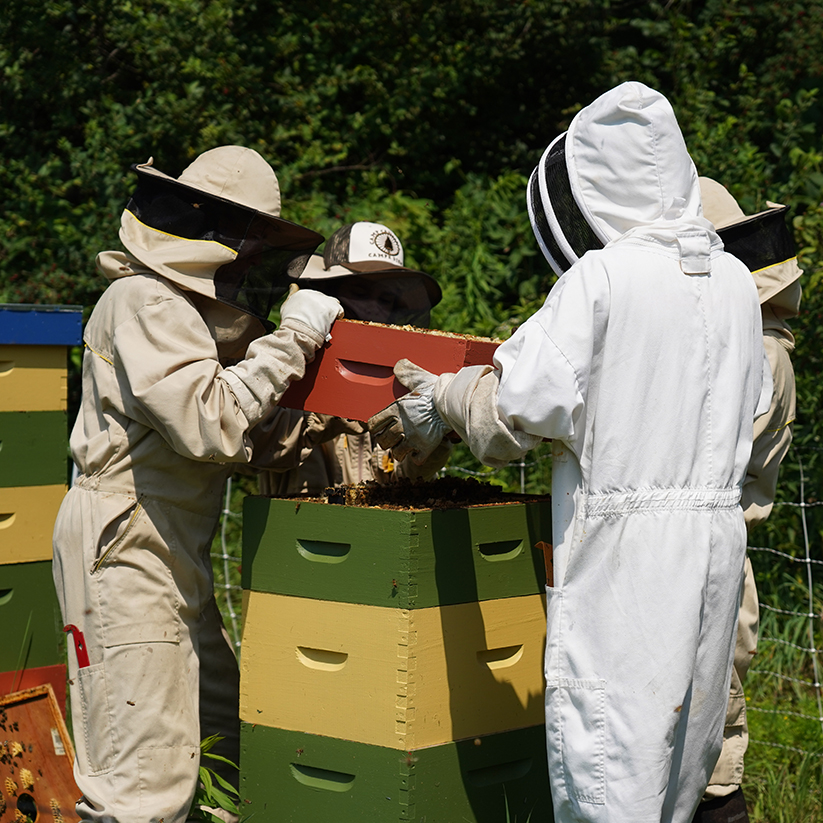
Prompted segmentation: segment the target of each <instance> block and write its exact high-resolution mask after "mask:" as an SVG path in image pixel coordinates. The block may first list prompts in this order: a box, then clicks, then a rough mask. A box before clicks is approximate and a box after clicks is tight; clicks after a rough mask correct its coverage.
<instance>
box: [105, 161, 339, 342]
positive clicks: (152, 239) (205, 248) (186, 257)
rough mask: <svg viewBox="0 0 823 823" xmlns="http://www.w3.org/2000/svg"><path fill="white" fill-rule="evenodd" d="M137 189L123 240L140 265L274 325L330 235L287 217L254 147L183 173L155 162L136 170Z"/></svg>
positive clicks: (275, 185)
mask: <svg viewBox="0 0 823 823" xmlns="http://www.w3.org/2000/svg"><path fill="white" fill-rule="evenodd" d="M132 168H133V170H134V171H135V172H136V174H137V189H136V190H135V192H134V194H133V195H132V197H131V200H130V201H129V203H128V205H127V206H126V209H125V211H124V212H123V215H122V218H121V227H120V239H121V241H122V242H123V245H124V246H125V247H126V249H127V250H128V251H129V253H130V254H131V255H133V256H134V257H135V258H136V259H137V260H138V261H139V262H141V263H143V264H144V265H146V266H148V267H149V268H150V269H152V270H154V271H156V272H157V273H158V274H161V275H163V276H164V277H167V278H168V279H169V280H171V281H172V282H174V283H176V284H177V285H179V286H181V287H182V288H184V289H187V290H189V291H193V292H195V293H196V294H199V295H202V296H204V297H209V298H213V299H215V300H218V301H220V302H221V303H224V304H226V305H228V306H231V307H233V308H234V309H237V310H239V311H241V312H245V313H246V314H248V315H251V316H252V317H255V318H257V319H258V320H260V321H261V322H262V323H263V324H264V325H266V326H267V327H269V328H271V324H269V323H268V322H267V318H268V315H269V312H270V311H271V309H272V307H273V306H274V304H275V302H276V301H277V300H278V299H279V298H280V297H282V296H283V295H284V294H285V293H286V291H288V288H289V285H290V284H291V283H292V282H294V281H295V280H297V278H298V277H299V276H300V274H301V273H302V272H303V269H304V268H305V265H306V262H307V261H308V258H309V256H310V255H311V253H312V252H313V251H314V250H315V249H316V248H317V246H318V245H319V244H320V243H321V242H322V241H323V237H322V235H319V234H317V233H316V232H313V231H311V230H310V229H307V228H304V227H303V226H298V225H296V224H294V223H290V222H289V221H287V220H283V219H282V218H281V217H280V188H279V185H278V182H277V177H276V175H275V173H274V171H273V170H272V168H271V166H269V164H268V163H267V162H266V161H265V160H264V159H263V158H262V157H261V156H260V155H259V154H258V153H257V152H255V151H254V150H252V149H248V148H243V147H241V146H221V147H219V148H216V149H212V150H211V151H207V152H205V153H204V154H201V155H200V156H199V157H198V158H197V159H196V160H194V162H193V163H191V165H189V166H188V167H187V168H186V169H185V171H183V173H182V174H181V175H180V177H179V178H174V177H170V176H168V175H166V174H163V173H162V172H160V171H158V170H157V169H155V168H154V167H153V165H152V161H151V160H149V162H148V163H143V164H140V165H135V166H133V167H132Z"/></svg>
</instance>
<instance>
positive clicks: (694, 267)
mask: <svg viewBox="0 0 823 823" xmlns="http://www.w3.org/2000/svg"><path fill="white" fill-rule="evenodd" d="M558 139H560V138H558ZM544 161H545V162H544ZM549 162H559V163H561V164H563V168H564V171H565V172H566V173H567V176H568V188H569V189H570V192H571V194H572V195H573V199H574V206H575V208H577V209H578V210H579V214H580V216H582V218H583V220H584V221H585V224H584V225H582V227H581V223H580V221H578V223H576V224H575V225H572V223H569V224H567V225H562V224H561V228H560V230H558V229H557V226H558V219H560V220H562V219H563V214H562V213H561V211H560V210H559V209H558V210H557V211H556V212H554V213H553V214H551V215H550V216H548V217H547V213H548V212H547V211H543V213H540V212H539V210H540V209H545V206H546V202H547V198H546V196H545V191H546V188H548V186H549V183H546V185H545V187H544V180H543V179H541V177H542V176H543V175H544V174H546V171H545V170H546V167H547V164H548V163H549ZM529 192H530V216H531V219H532V225H533V228H534V229H535V234H536V236H537V237H538V240H539V241H540V245H541V248H542V249H543V251H544V254H546V257H547V259H549V262H550V263H552V265H553V267H555V269H556V271H558V272H565V273H563V274H562V276H561V277H560V279H559V280H558V282H557V283H556V284H555V286H554V288H553V289H552V290H551V292H550V293H549V295H548V297H547V299H546V302H545V303H544V305H543V307H542V308H541V309H540V310H539V311H538V312H537V313H535V314H534V315H533V316H532V317H531V318H529V319H528V320H527V321H526V322H525V323H524V324H523V325H522V326H520V328H519V329H518V330H517V332H516V333H515V334H514V335H513V336H512V337H511V338H510V339H509V340H507V341H506V342H505V343H503V344H502V345H501V346H500V347H499V349H498V350H497V354H496V357H495V361H494V362H495V368H494V369H493V370H492V369H491V368H490V367H471V368H466V369H463V370H461V371H460V372H458V373H457V374H456V375H441V376H439V377H438V378H436V379H435V378H434V377H433V376H432V375H427V374H426V373H425V372H422V370H420V369H418V368H417V367H415V366H414V365H413V364H410V363H409V362H408V361H401V362H400V363H399V364H398V365H397V367H396V371H395V373H396V374H397V376H398V378H399V379H400V380H401V382H403V383H404V384H405V385H406V386H408V387H410V388H412V389H413V391H412V392H411V393H410V394H409V395H406V397H405V398H401V399H400V400H399V401H398V402H397V404H395V406H393V407H390V408H389V410H387V411H386V412H381V413H380V414H379V415H377V416H375V418H373V419H372V421H370V427H371V428H372V430H373V431H375V432H378V439H379V440H381V442H382V443H383V445H392V443H394V444H396V445H395V451H397V450H398V449H399V450H400V451H401V453H402V452H403V451H405V450H411V451H412V453H413V454H416V455H417V459H422V458H423V457H424V456H425V452H426V451H427V450H428V449H429V448H430V447H431V446H432V445H433V444H434V443H436V442H438V440H439V437H440V436H441V435H442V432H443V431H444V430H447V429H454V430H455V431H456V432H457V433H458V434H459V435H460V436H461V437H463V439H464V440H466V442H467V443H468V444H469V446H470V447H471V449H472V451H473V452H474V454H475V455H476V456H477V457H478V458H479V459H480V460H482V461H483V462H485V463H487V464H489V465H493V466H494V465H501V464H503V463H505V462H506V461H509V460H512V459H518V458H519V457H520V456H522V455H523V454H524V453H525V452H526V451H527V450H528V449H529V448H533V447H534V445H536V444H537V443H538V442H540V441H541V440H542V439H543V438H548V439H551V440H552V441H553V463H552V506H553V533H554V539H553V543H554V569H553V572H554V575H553V578H554V586H553V587H550V588H547V596H548V605H547V612H548V613H547V628H548V637H547V648H546V657H545V675H546V684H547V685H546V734H547V746H548V759H549V779H550V782H551V787H552V799H553V806H554V816H555V820H556V821H558V823H572V821H574V823H580V821H591V822H592V823H623V822H624V821H625V823H670V821H671V822H672V823H688V821H690V820H691V817H692V814H693V812H694V810H695V807H696V806H697V804H698V802H699V800H700V798H701V795H702V794H703V790H704V789H705V787H706V784H707V783H708V780H709V775H710V774H711V771H712V768H713V766H714V763H715V761H716V759H717V755H718V753H719V751H720V746H721V738H722V731H723V718H724V714H725V710H726V701H727V697H728V688H729V678H730V670H731V661H732V651H733V646H734V633H735V623H736V618H737V607H738V603H739V593H740V587H741V584H742V580H743V563H744V557H745V542H746V537H745V527H744V523H743V512H742V510H741V508H740V502H739V501H740V488H741V484H742V482H743V478H744V476H745V471H746V464H747V462H748V459H749V452H750V450H751V440H752V420H753V419H754V417H755V414H756V409H757V407H758V401H759V400H761V405H762V399H761V388H762V387H761V379H762V374H763V346H762V331H761V324H760V311H759V307H758V303H757V294H756V290H755V288H754V284H753V282H752V278H751V274H750V273H749V271H748V270H747V269H746V267H745V266H744V265H743V264H742V263H740V262H739V261H738V260H736V259H735V258H733V257H731V256H730V255H728V254H726V253H725V252H724V251H723V248H722V244H721V242H720V240H719V238H718V237H717V235H716V233H715V231H714V229H713V227H712V226H711V224H710V223H709V222H708V221H706V220H704V219H703V218H702V216H701V205H700V193H699V189H698V183H697V174H696V171H695V168H694V165H693V164H692V161H691V159H690V157H689V155H688V153H687V150H686V146H685V144H684V142H683V138H682V136H681V133H680V129H679V127H678V125H677V121H676V118H675V115H674V112H673V111H672V109H671V106H670V105H669V103H668V101H667V100H666V99H665V98H664V97H663V96H661V95H660V94H659V93H657V92H655V91H653V90H651V89H649V88H647V87H646V86H644V85H642V84H640V83H625V84H622V85H620V86H618V87H616V88H615V89H612V90H611V91H609V92H607V93H606V94H604V95H603V96H601V97H600V98H598V99H597V100H596V101H595V102H593V103H592V104H591V105H589V106H587V107H586V108H584V109H583V110H582V111H581V112H580V113H579V114H578V115H577V116H576V117H575V118H574V119H573V121H572V123H571V125H570V127H569V130H568V132H567V133H566V135H565V136H564V138H563V140H562V141H561V142H559V143H558V142H557V141H555V143H553V144H552V146H550V147H549V149H547V152H546V154H544V158H543V160H542V161H541V165H540V167H539V168H538V169H536V170H535V174H534V175H533V176H532V180H531V182H530V189H529ZM584 230H585V231H584ZM586 232H588V234H589V235H593V236H592V237H590V238H587V239H584V241H582V242H581V238H586ZM561 236H562V240H558V239H557V238H558V237H561ZM590 241H591V242H590ZM552 252H554V254H556V255H558V256H560V255H561V254H563V255H564V256H565V260H563V261H558V259H557V257H555V256H554V254H552ZM767 400H768V390H767V392H766V401H767Z"/></svg>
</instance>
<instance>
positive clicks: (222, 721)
mask: <svg viewBox="0 0 823 823" xmlns="http://www.w3.org/2000/svg"><path fill="white" fill-rule="evenodd" d="M149 173H150V172H149ZM179 181H180V195H181V197H184V198H189V199H190V200H191V201H193V202H189V201H186V203H185V204H184V205H183V206H181V205H180V202H178V200H177V199H176V198H177V194H176V190H175V186H176V185H177V184H176V183H171V184H169V185H170V186H171V188H169V189H168V191H165V190H164V191H165V193H164V194H163V195H162V196H163V197H166V198H167V202H166V201H163V202H160V203H159V206H162V207H165V206H166V205H170V207H173V208H172V211H174V209H177V210H178V211H179V210H182V213H183V214H185V215H188V216H191V215H192V214H194V216H195V217H197V216H198V215H197V214H195V213H194V212H195V211H197V210H199V209H202V210H203V211H205V210H207V208H210V207H211V205H213V204H214V203H215V202H216V201H219V205H220V208H221V209H222V208H224V207H225V206H226V203H228V204H229V210H228V212H227V213H231V208H230V206H231V204H232V203H239V204H242V205H243V206H244V208H245V209H246V212H247V213H246V217H250V216H251V219H254V220H262V221H263V224H264V225H263V227H262V229H261V231H263V233H265V223H266V222H268V221H271V222H272V223H276V221H277V219H278V218H277V215H278V214H279V210H280V196H279V190H278V188H277V180H276V177H275V175H274V172H273V171H272V169H271V168H270V167H269V165H268V164H267V163H266V162H265V161H264V160H263V159H262V158H261V157H260V156H259V155H258V154H257V153H256V152H253V151H251V150H249V149H243V148H240V147H222V148H219V149H214V150H212V151H211V152H206V153H205V154H204V155H201V156H200V157H199V158H198V159H197V160H195V162H194V163H193V164H192V165H191V166H189V167H188V169H186V171H185V172H184V173H183V175H181V177H180V178H179ZM163 185H166V183H165V181H164V183H163ZM138 191H139V189H138ZM192 192H193V193H192ZM199 192H202V194H203V197H202V203H201V202H200V199H201V198H199V195H198V193H199ZM210 204H211V205H210ZM192 210H194V211H192ZM138 213H139V214H140V215H141V216H143V212H142V211H141V209H140V207H139V206H138V205H135V204H134V201H131V202H130V204H129V206H128V207H127V209H126V211H124V213H123V216H122V220H121V230H120V237H121V240H122V241H123V244H124V245H125V247H126V249H127V252H128V253H121V252H105V253H103V254H101V255H100V256H99V258H98V266H99V269H100V271H101V272H102V274H103V275H104V276H106V277H107V278H108V279H109V280H111V284H110V285H109V287H108V288H107V290H106V291H105V293H104V294H103V296H102V297H101V298H100V300H99V302H98V303H97V305H96V307H95V309H94V311H93V313H92V315H91V319H90V320H89V322H88V324H87V326H86V329H85V332H84V342H85V353H84V358H83V397H82V402H81V407H80V411H79V414H78V417H77V421H76V424H75V426H74V429H73V431H72V434H71V450H72V456H73V458H74V461H75V463H76V465H77V467H78V469H79V477H78V479H77V481H76V483H75V484H74V486H73V487H72V488H71V489H70V491H69V493H68V495H67V496H66V498H65V501H64V503H63V505H62V507H61V509H60V512H59V515H58V518H57V522H56V524H55V531H54V580H55V584H56V588H57V592H58V597H59V600H60V606H61V609H62V613H63V619H64V621H65V622H66V623H67V624H72V625H74V626H75V627H76V628H77V630H79V631H80V632H82V633H83V635H84V637H85V645H86V648H87V652H88V657H89V665H87V666H85V665H84V666H82V667H81V666H80V663H79V661H78V657H77V655H76V654H75V652H74V651H73V650H72V648H71V644H70V651H69V678H70V681H69V682H70V686H71V689H70V691H71V707H72V719H73V724H74V738H75V744H76V760H75V769H74V771H75V779H76V781H77V784H78V786H79V788H80V789H81V791H82V792H83V797H82V798H81V799H80V800H79V801H78V804H77V811H78V814H79V815H80V817H81V818H82V819H83V820H89V821H106V823H146V821H160V820H163V821H164V822H165V823H181V821H184V820H185V819H186V817H187V813H188V808H189V805H190V803H191V799H192V796H193V794H194V790H195V785H196V781H197V777H198V765H199V741H200V740H201V739H202V738H203V737H205V736H207V735H210V734H219V735H222V736H223V737H224V738H225V740H224V742H223V744H222V746H220V747H218V749H219V751H220V753H221V754H223V755H225V756H227V757H229V758H230V759H232V760H234V761H235V762H237V758H238V736H239V721H238V716H237V712H238V709H237V705H238V672H237V663H236V660H235V658H234V654H233V651H232V649H231V647H230V645H229V643H228V638H227V637H226V636H225V632H224V630H223V626H222V621H221V619H220V615H219V613H218V611H217V607H216V605H215V601H214V594H213V581H212V573H211V562H210V557H209V548H210V545H211V540H212V536H213V534H214V531H215V528H216V525H217V520H218V517H219V511H220V501H221V495H222V489H223V486H224V483H225V480H226V478H227V476H228V474H229V473H230V471H231V470H232V468H233V466H234V464H237V463H241V464H248V463H250V462H254V461H255V460H256V459H258V460H259V459H262V458H264V457H265V458H267V459H269V460H270V462H271V461H274V462H276V461H277V460H278V459H279V458H283V461H284V462H283V463H282V465H283V466H288V465H296V464H297V463H298V462H299V460H300V458H301V455H300V454H299V450H298V453H297V454H295V455H291V456H289V455H284V449H283V445H282V444H283V442H287V443H288V442H295V438H296V437H297V436H298V435H297V434H295V433H294V432H292V431H291V430H290V428H289V426H290V425H291V423H290V421H288V420H286V421H285V424H286V425H285V426H280V425H279V422H278V421H280V417H279V414H278V412H277V410H276V408H275V404H276V403H277V400H278V399H279V397H280V396H281V395H282V393H283V392H284V391H285V389H286V388H287V386H288V384H289V382H290V381H291V380H294V379H299V378H300V377H301V376H302V375H303V373H304V369H305V364H306V362H307V361H309V360H311V359H312V358H313V356H314V352H315V351H316V349H317V348H318V347H319V346H321V345H322V344H323V341H324V339H325V338H326V336H327V335H328V333H329V328H330V326H331V324H332V322H333V320H334V318H335V317H336V316H337V315H338V312H339V305H337V304H336V301H332V300H331V299H330V298H328V297H327V296H326V295H319V294H318V293H316V292H302V291H301V292H298V293H297V294H296V295H294V296H293V297H290V298H289V300H287V301H286V303H284V304H283V307H282V310H281V317H282V318H283V320H282V324H281V327H280V328H279V329H278V330H277V331H276V332H274V333H273V334H263V332H264V328H263V326H262V325H261V324H260V322H258V320H256V319H255V318H254V317H252V316H250V315H249V313H248V312H245V311H239V310H238V308H237V307H236V306H230V305H227V304H224V303H221V302H218V301H217V300H216V299H215V297H216V296H217V292H216V285H215V278H216V276H217V273H218V272H220V271H221V267H222V266H224V265H226V263H227V262H228V263H232V262H234V260H235V259H238V260H239V259H240V253H239V252H237V250H236V249H235V250H233V249H232V248H230V247H228V246H227V245H225V244H224V243H221V242H216V241H215V240H213V239H206V238H192V237H190V236H184V235H175V234H172V233H170V232H169V231H163V230H161V229H158V228H155V227H154V226H151V225H148V224H147V223H145V222H143V219H141V218H140V217H138ZM174 213H175V214H177V212H174ZM155 216H156V215H155ZM178 216H179V215H178ZM145 219H148V218H147V217H146V218H145ZM152 219H154V218H152ZM276 225H277V227H280V224H279V223H276ZM282 228H283V231H292V228H290V226H289V224H287V223H286V221H282ZM293 228H294V229H295V231H296V230H297V229H299V228H300V227H293ZM178 230H179V231H180V232H185V231H188V230H187V229H186V228H185V227H184V226H183V225H182V223H180V227H179V229H178ZM300 231H302V232H305V231H306V230H302V229H301V230H300ZM298 234H299V232H298ZM229 239H230V238H228V237H227V242H228V240H229ZM318 242H319V241H318ZM261 249H262V250H263V251H265V249H264V248H263V247H262V246H260V247H258V248H256V253H258V254H260V253H261ZM223 271H225V269H224V270H223ZM241 274H242V272H241V271H240V270H239V269H237V268H235V269H233V276H234V278H235V279H234V281H233V282H234V285H235V286H236V285H237V284H238V283H240V284H242V282H243V281H242V276H241ZM238 278H239V279H238ZM238 294H240V292H239V291H238ZM270 296H271V295H265V297H266V298H267V299H268V297H270ZM260 297H261V295H260V294H259V293H258V294H257V297H256V298H255V299H257V298H260ZM295 301H296V302H295ZM263 303H265V301H263V302H262V303H260V304H259V305H263ZM261 319H262V318H261ZM238 354H240V355H241V356H242V359H241V360H239V361H238V362H236V364H235V365H233V366H231V367H229V368H224V367H223V363H225V362H227V361H228V360H236V356H237V355H238ZM221 361H222V362H221ZM258 424H260V425H258ZM289 461H293V463H290V462H289ZM229 774H230V773H229ZM233 776H234V779H235V781H236V778H237V773H236V771H235V772H234V775H233Z"/></svg>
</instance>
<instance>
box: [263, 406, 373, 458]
mask: <svg viewBox="0 0 823 823" xmlns="http://www.w3.org/2000/svg"><path fill="white" fill-rule="evenodd" d="M366 431H367V429H366V425H365V423H361V422H359V421H357V420H346V419H345V418H342V417H333V416H332V415H329V414H318V413H317V412H305V411H302V410H300V409H284V408H281V407H280V406H275V408H274V409H273V410H272V412H271V414H269V416H268V417H266V418H264V419H263V420H261V421H260V423H258V424H257V425H256V426H255V427H254V428H253V429H252V430H251V432H250V435H251V440H252V447H253V450H254V454H253V456H252V459H251V465H252V466H254V467H255V468H259V469H272V470H274V471H278V472H284V471H291V470H292V469H296V468H298V467H299V466H300V465H301V464H302V463H304V462H305V461H306V460H307V459H308V456H309V455H310V454H311V453H312V452H313V451H314V449H316V448H319V447H320V446H322V445H323V443H327V442H329V441H330V440H334V439H335V438H336V437H337V436H338V435H341V434H363V433H365V432H366Z"/></svg>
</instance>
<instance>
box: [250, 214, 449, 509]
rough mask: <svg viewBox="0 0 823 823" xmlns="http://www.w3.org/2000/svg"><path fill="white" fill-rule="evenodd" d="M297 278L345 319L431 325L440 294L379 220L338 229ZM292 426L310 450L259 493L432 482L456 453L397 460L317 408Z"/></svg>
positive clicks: (263, 481) (265, 478)
mask: <svg viewBox="0 0 823 823" xmlns="http://www.w3.org/2000/svg"><path fill="white" fill-rule="evenodd" d="M300 283H301V285H302V286H303V287H305V288H312V289H317V290H318V291H321V292H323V293H324V294H328V295H331V296H333V297H336V298H337V299H338V300H339V301H340V303H341V304H342V306H343V308H344V310H345V312H346V318H347V319H348V320H366V321H369V322H372V323H388V324H390V325H394V326H407V325H408V326H416V327H418V328H427V327H428V326H429V323H430V319H431V310H432V308H434V306H436V305H437V304H438V303H439V302H440V299H441V297H442V292H441V291H440V286H438V285H437V282H436V281H435V280H434V278H433V277H431V276H430V275H428V274H426V273H425V272H422V271H418V270H417V269H412V268H409V267H407V266H406V265H405V254H404V251H403V245H402V243H401V242H400V239H399V238H398V236H397V235H396V234H395V233H394V232H393V231H392V230H391V229H390V228H389V227H388V226H386V225H384V224H382V223H374V222H371V221H365V220H364V221H360V222H357V223H348V224H347V225H345V226H341V227H340V228H339V229H337V231H335V232H334V234H332V236H331V237H329V239H328V240H327V241H326V245H325V247H324V251H323V254H322V255H321V254H314V255H312V256H311V258H310V259H309V262H308V265H307V266H306V269H305V271H304V272H303V274H302V276H301V279H300ZM293 414H300V413H299V412H294V413H293ZM293 431H294V438H295V440H299V442H300V445H301V446H302V447H303V448H304V449H305V450H306V451H305V452H304V454H303V462H302V463H301V465H300V466H299V467H298V468H295V469H293V470H292V471H288V472H283V471H280V472H263V473H262V474H261V476H260V491H261V493H262V494H270V495H273V496H278V497H282V496H286V495H295V494H308V495H319V494H322V493H323V490H324V489H325V488H327V487H329V486H336V485H339V484H341V483H342V484H346V485H349V484H352V483H364V482H369V481H375V482H377V483H391V482H393V481H395V480H398V479H400V478H408V479H410V480H416V479H418V478H419V479H423V480H430V479H431V478H432V477H434V475H435V474H436V472H437V471H438V470H439V469H440V468H442V467H443V465H444V464H445V463H446V461H447V459H448V457H449V453H450V450H451V443H450V442H449V441H448V440H443V441H441V443H440V445H439V446H438V447H437V449H435V451H434V452H433V453H432V455H431V456H430V457H429V458H428V459H427V460H426V461H425V462H424V463H423V465H421V466H418V465H417V464H416V463H415V462H414V461H413V460H411V459H410V458H407V459H405V460H394V458H393V456H392V453H391V451H390V450H388V449H383V448H381V447H380V446H379V445H378V444H377V442H376V441H375V439H374V437H373V436H372V435H371V434H369V432H368V431H367V429H366V426H365V425H363V424H360V423H358V422H356V421H345V420H341V419H340V418H334V417H332V418H330V417H327V416H324V415H317V414H314V413H311V414H307V415H305V422H304V424H303V428H302V437H301V435H300V426H299V424H298V423H296V424H295V426H294V429H293Z"/></svg>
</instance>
